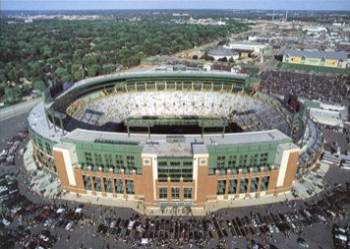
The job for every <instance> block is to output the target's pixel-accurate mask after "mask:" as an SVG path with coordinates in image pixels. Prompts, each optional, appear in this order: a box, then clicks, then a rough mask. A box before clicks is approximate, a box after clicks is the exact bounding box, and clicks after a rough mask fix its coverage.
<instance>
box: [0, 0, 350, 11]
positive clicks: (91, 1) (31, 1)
mask: <svg viewBox="0 0 350 249" xmlns="http://www.w3.org/2000/svg"><path fill="white" fill-rule="evenodd" d="M88 9H282V10H350V0H0V10H88Z"/></svg>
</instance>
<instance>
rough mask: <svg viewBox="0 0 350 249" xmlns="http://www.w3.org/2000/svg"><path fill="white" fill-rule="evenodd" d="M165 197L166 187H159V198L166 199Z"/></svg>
mask: <svg viewBox="0 0 350 249" xmlns="http://www.w3.org/2000/svg"><path fill="white" fill-rule="evenodd" d="M167 198H168V189H167V188H159V199H167Z"/></svg>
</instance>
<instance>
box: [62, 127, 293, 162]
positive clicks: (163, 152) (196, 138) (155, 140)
mask: <svg viewBox="0 0 350 249" xmlns="http://www.w3.org/2000/svg"><path fill="white" fill-rule="evenodd" d="M175 137H176V139H173V138H175ZM64 138H65V139H67V140H73V141H78V142H90V143H97V142H98V141H104V140H108V141H128V142H129V143H134V144H135V145H140V146H142V147H143V153H152V154H153V153H154V154H158V155H159V156H174V155H176V156H192V154H193V153H207V146H208V145H214V146H215V145H223V144H232V145H235V144H256V143H263V142H273V141H280V140H285V139H286V140H290V138H289V137H288V136H286V135H285V134H284V133H282V132H281V131H279V130H268V131H257V132H242V133H228V134H225V135H224V136H222V134H204V135H203V137H202V136H201V135H181V138H180V136H173V135H158V134H151V135H150V136H148V135H147V134H139V133H138V134H135V133H131V134H130V136H128V134H127V133H116V132H101V131H91V130H83V129H76V130H74V131H73V132H71V133H69V134H67V135H66V136H65V137H64Z"/></svg>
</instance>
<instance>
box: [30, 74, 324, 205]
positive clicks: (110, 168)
mask: <svg viewBox="0 0 350 249" xmlns="http://www.w3.org/2000/svg"><path fill="white" fill-rule="evenodd" d="M258 85H259V84H258V82H257V79H256V78H253V77H249V76H247V75H234V74H231V73H214V72H186V71H184V72H145V73H125V74H113V75H107V76H100V77H95V78H89V79H85V80H82V81H79V82H77V83H75V84H73V85H66V84H65V85H62V84H61V85H55V86H54V87H51V88H50V89H48V90H47V92H46V93H45V100H44V101H43V102H41V103H40V104H38V105H37V106H35V107H34V109H33V110H32V111H31V113H30V115H29V117H28V122H29V126H30V134H31V139H32V144H33V157H34V159H35V161H36V163H37V164H38V165H39V166H40V167H42V168H47V169H49V170H50V171H52V172H54V174H55V175H57V177H58V179H59V181H60V184H61V187H62V188H63V189H64V190H65V191H66V192H69V193H76V194H77V195H79V196H85V195H86V196H98V197H101V198H102V197H107V198H111V199H115V200H118V201H119V202H120V203H122V204H123V206H130V207H132V206H133V204H135V203H141V204H142V206H143V207H144V208H145V209H152V208H164V207H172V206H183V207H191V208H198V209H203V210H204V209H205V208H206V207H207V205H208V204H209V203H215V202H218V201H220V202H232V201H234V200H245V199H254V198H264V197H265V196H278V195H281V194H285V193H287V192H290V191H291V188H292V186H293V182H294V180H295V178H296V175H297V173H298V172H300V169H301V168H302V167H303V165H309V164H310V163H311V161H312V160H313V159H312V158H314V154H315V153H317V151H318V149H319V147H320V143H319V139H318V135H317V130H315V127H314V126H313V125H312V122H311V121H310V120H303V118H302V117H301V116H297V115H294V114H293V113H291V112H290V111H288V109H287V108H286V107H285V106H284V105H283V103H282V102H281V101H279V100H278V99H276V98H274V97H272V96H269V95H266V94H262V93H259V92H258V91H257V90H258ZM300 141H302V143H300ZM297 144H298V145H299V146H297ZM318 145H319V146H318ZM317 146H318V147H317ZM310 150H312V153H311V154H310ZM298 165H299V166H298ZM298 168H299V169H298Z"/></svg>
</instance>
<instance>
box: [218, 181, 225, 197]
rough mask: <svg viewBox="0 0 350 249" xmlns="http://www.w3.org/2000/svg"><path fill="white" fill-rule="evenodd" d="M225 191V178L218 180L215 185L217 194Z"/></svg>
mask: <svg viewBox="0 0 350 249" xmlns="http://www.w3.org/2000/svg"><path fill="white" fill-rule="evenodd" d="M225 191H226V181H225V180H219V181H218V185H217V193H216V194H218V195H223V194H225Z"/></svg>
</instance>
